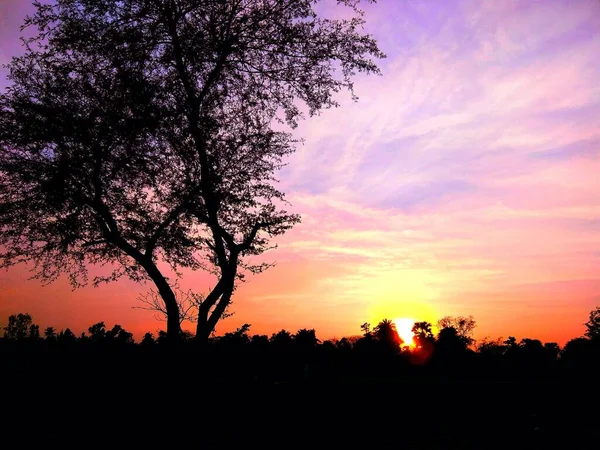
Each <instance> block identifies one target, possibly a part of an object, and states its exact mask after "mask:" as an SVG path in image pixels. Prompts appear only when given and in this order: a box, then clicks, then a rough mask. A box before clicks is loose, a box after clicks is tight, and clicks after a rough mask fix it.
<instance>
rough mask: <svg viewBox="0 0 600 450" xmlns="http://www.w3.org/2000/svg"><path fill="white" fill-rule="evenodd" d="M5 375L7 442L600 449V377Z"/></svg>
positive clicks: (107, 371)
mask: <svg viewBox="0 0 600 450" xmlns="http://www.w3.org/2000/svg"><path fill="white" fill-rule="evenodd" d="M5 362H6V361H5ZM197 370H198V369H197ZM2 372H3V374H4V376H3V378H4V380H3V382H2V388H3V391H4V392H3V395H2V397H3V404H4V405H3V407H2V410H3V415H4V419H3V423H2V425H3V426H2V429H4V436H5V439H4V441H5V442H7V441H8V442H13V443H20V444H21V445H23V444H34V443H35V442H38V443H39V444H42V445H44V446H49V445H50V444H51V443H54V442H55V443H59V444H61V446H63V447H70V446H71V445H70V444H73V445H74V446H76V447H79V448H81V447H87V446H91V447H95V446H101V447H104V448H106V447H117V448H131V447H133V448H141V447H150V448H155V447H162V448H165V447H166V448H176V447H181V446H185V447H189V448H197V447H198V446H200V447H201V448H234V447H240V446H244V447H248V448H274V447H277V448H321V447H324V446H327V447H329V448H339V447H348V448H355V447H363V448H366V447H367V446H368V447H378V446H382V445H385V446H386V447H387V446H390V448H391V447H392V446H393V447H394V448H405V449H514V448H523V449H525V448H526V449H546V448H560V449H598V448H600V421H599V411H600V403H599V402H600V387H599V386H598V384H597V383H596V382H595V379H583V378H573V379H569V380H546V381H541V380H528V381H519V382H517V381H511V382H503V381H501V380H494V381H489V380H488V381H481V380H480V381H477V380H472V379H471V380H469V379H468V377H462V378H461V379H456V378H455V379H452V380H451V379H449V378H446V377H443V376H437V377H435V378H434V377H415V376H412V377H410V378H399V377H395V378H384V379H367V378H355V379H350V378H346V379H343V378H342V379H336V380H332V379H329V380H323V379H321V380H306V379H305V380H295V381H290V382H272V381H268V382H267V381H265V382H261V381H260V380H259V381H254V380H252V381H250V380H246V381H239V380H238V381H230V382H228V383H224V382H222V380H221V382H219V381H218V380H212V381H208V380H207V379H204V381H201V380H200V379H199V378H198V377H197V376H196V377H195V376H194V369H193V367H191V366H190V367H187V368H186V370H183V371H172V370H170V368H169V365H168V364H167V362H166V361H162V362H161V363H160V365H157V366H156V367H154V368H151V367H143V366H139V365H136V364H135V363H129V364H127V363H121V364H116V363H113V364H112V365H109V366H107V365H106V364H104V363H101V362H100V361H98V362H97V363H95V362H94V361H93V360H88V361H87V363H86V364H84V365H80V366H65V365H64V364H61V363H60V362H57V361H53V362H46V363H41V362H39V361H38V362H36V363H35V364H33V363H31V362H29V363H28V362H27V361H20V362H18V363H17V362H15V361H11V362H9V364H7V365H4V368H3V369H2ZM28 447H29V446H28V445H27V446H25V448H28ZM5 448H12V447H8V446H7V447H5Z"/></svg>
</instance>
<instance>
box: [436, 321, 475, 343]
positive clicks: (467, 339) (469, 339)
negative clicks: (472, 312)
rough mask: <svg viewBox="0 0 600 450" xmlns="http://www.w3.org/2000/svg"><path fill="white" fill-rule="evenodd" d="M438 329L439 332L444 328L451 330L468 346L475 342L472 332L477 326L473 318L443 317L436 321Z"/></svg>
mask: <svg viewBox="0 0 600 450" xmlns="http://www.w3.org/2000/svg"><path fill="white" fill-rule="evenodd" d="M437 326H438V329H439V330H440V331H441V330H443V329H444V328H453V329H454V330H455V332H456V335H457V336H458V337H459V338H460V339H461V340H463V341H464V343H465V344H466V345H467V346H469V345H471V344H473V343H474V342H475V340H474V339H473V331H474V330H475V327H476V326H477V324H476V322H475V319H474V318H473V316H468V317H465V316H457V317H452V316H445V317H442V318H441V319H440V320H438V323H437Z"/></svg>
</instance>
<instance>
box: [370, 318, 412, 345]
mask: <svg viewBox="0 0 600 450" xmlns="http://www.w3.org/2000/svg"><path fill="white" fill-rule="evenodd" d="M373 334H374V335H375V338H376V339H377V340H379V341H381V342H384V343H386V344H387V345H389V346H390V347H392V348H393V349H396V350H397V349H399V348H400V346H401V345H402V344H403V343H404V342H403V341H402V339H401V338H400V336H399V335H398V330H396V324H395V323H394V322H393V321H391V320H390V319H383V320H382V321H381V322H379V323H378V324H377V326H376V327H375V329H374V330H373Z"/></svg>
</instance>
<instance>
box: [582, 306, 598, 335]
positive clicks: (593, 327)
mask: <svg viewBox="0 0 600 450" xmlns="http://www.w3.org/2000/svg"><path fill="white" fill-rule="evenodd" d="M585 328H586V330H585V336H586V337H587V338H588V339H600V306H597V307H596V309H594V310H592V311H590V319H589V320H588V321H587V322H586V323H585Z"/></svg>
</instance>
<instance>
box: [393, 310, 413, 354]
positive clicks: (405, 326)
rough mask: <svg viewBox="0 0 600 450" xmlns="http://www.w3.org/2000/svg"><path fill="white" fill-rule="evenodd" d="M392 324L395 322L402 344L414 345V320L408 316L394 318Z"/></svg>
mask: <svg viewBox="0 0 600 450" xmlns="http://www.w3.org/2000/svg"><path fill="white" fill-rule="evenodd" d="M394 324H396V331H398V335H399V336H400V338H401V339H402V340H403V341H404V344H403V345H405V346H410V347H412V346H413V345H414V343H413V336H414V333H413V332H412V327H413V325H414V324H415V320H414V319H410V318H408V317H401V318H398V319H394Z"/></svg>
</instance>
